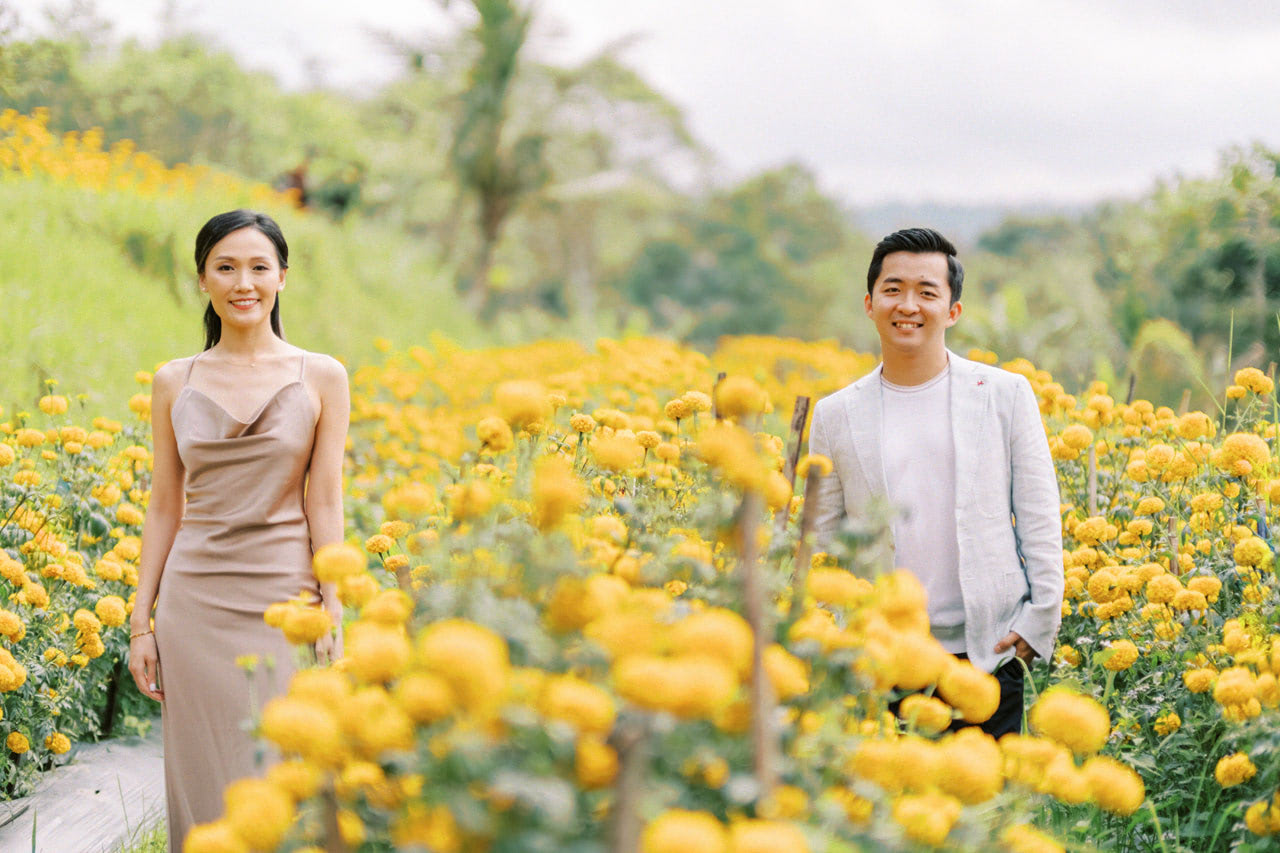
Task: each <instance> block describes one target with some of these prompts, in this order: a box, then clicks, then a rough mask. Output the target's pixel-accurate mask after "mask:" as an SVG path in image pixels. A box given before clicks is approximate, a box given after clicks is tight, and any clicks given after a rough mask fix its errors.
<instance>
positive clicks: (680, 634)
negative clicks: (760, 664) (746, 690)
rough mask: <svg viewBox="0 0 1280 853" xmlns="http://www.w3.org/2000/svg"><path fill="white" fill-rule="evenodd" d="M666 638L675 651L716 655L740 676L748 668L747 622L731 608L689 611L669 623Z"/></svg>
mask: <svg viewBox="0 0 1280 853" xmlns="http://www.w3.org/2000/svg"><path fill="white" fill-rule="evenodd" d="M669 638H670V639H669V643H670V646H671V648H672V649H673V650H675V651H676V652H679V653H683V654H704V655H711V656H712V657H716V658H719V659H720V660H722V661H724V662H725V663H726V664H728V665H729V666H730V667H732V668H733V670H734V672H736V673H738V675H739V676H742V677H745V676H747V675H749V674H750V672H751V650H752V647H753V646H754V644H755V640H754V637H753V636H752V634H751V626H750V625H748V624H747V620H746V619H743V618H742V617H741V616H740V615H738V614H737V613H735V612H733V611H732V610H727V609H725V608H722V607H713V608H708V609H706V610H702V611H699V612H697V613H692V614H690V615H688V616H686V617H684V618H683V619H681V620H680V621H679V622H677V623H676V624H675V625H673V626H672V628H671V633H670V635H669Z"/></svg>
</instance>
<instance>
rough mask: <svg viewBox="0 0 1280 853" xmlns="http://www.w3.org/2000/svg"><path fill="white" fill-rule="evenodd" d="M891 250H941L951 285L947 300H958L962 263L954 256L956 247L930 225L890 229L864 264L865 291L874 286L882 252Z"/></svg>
mask: <svg viewBox="0 0 1280 853" xmlns="http://www.w3.org/2000/svg"><path fill="white" fill-rule="evenodd" d="M894 252H912V253H913V254H917V255H920V254H924V253H926V252H941V253H942V254H944V255H946V256H947V284H948V285H950V287H951V304H952V305H955V304H956V302H958V301H959V300H960V291H961V289H962V288H963V287H964V267H963V266H961V265H960V261H959V260H957V259H956V247H955V246H954V245H953V244H952V243H951V241H950V240H948V239H947V238H946V237H943V236H942V235H941V234H939V233H938V232H937V231H934V230H933V229H932V228H903V229H902V230H901V231H894V232H893V233H892V234H890V235H889V236H888V237H885V238H884V239H883V240H881V241H880V242H879V243H876V250H875V251H874V252H872V253H871V266H870V267H868V268H867V294H868V295H870V293H871V291H872V290H873V289H875V286H876V279H878V278H879V277H880V267H881V266H883V265H884V259H885V256H886V255H892V254H893V253H894Z"/></svg>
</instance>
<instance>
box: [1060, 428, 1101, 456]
mask: <svg viewBox="0 0 1280 853" xmlns="http://www.w3.org/2000/svg"><path fill="white" fill-rule="evenodd" d="M1061 438H1062V443H1063V444H1065V445H1066V446H1067V447H1070V448H1071V449H1072V450H1086V449H1088V447H1089V445H1091V444H1093V431H1092V430H1091V429H1089V428H1088V427H1087V426H1085V425H1084V424H1072V425H1071V426H1069V427H1067V428H1066V429H1064V430H1063V431H1062V436H1061Z"/></svg>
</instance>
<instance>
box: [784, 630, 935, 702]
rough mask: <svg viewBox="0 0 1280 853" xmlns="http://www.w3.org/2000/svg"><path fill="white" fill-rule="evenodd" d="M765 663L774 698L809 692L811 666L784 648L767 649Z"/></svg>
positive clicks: (789, 697) (787, 697)
mask: <svg viewBox="0 0 1280 853" xmlns="http://www.w3.org/2000/svg"><path fill="white" fill-rule="evenodd" d="M763 663H764V671H765V674H766V675H767V676H768V677H769V683H770V684H772V685H773V693H774V696H776V697H777V698H778V700H779V701H781V702H785V701H786V700H788V699H791V698H793V697H795V696H803V695H804V694H806V693H808V692H809V665H808V664H807V663H805V662H804V661H803V660H801V659H800V658H798V657H796V656H795V655H793V654H791V653H790V652H789V651H787V650H786V649H785V648H783V647H782V646H780V645H778V644H777V643H773V644H771V645H769V646H768V647H766V648H765V650H764V661H763ZM949 713H950V712H948V714H949Z"/></svg>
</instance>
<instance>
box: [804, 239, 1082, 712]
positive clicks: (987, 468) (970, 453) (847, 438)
mask: <svg viewBox="0 0 1280 853" xmlns="http://www.w3.org/2000/svg"><path fill="white" fill-rule="evenodd" d="M963 282H964V268H963V267H962V266H961V265H960V262H959V260H957V259H956V249H955V246H953V245H952V244H951V243H950V241H948V240H947V239H946V238H945V237H943V236H942V235H941V234H939V233H938V232H936V231H933V230H931V229H928V228H909V229H905V230H902V231H897V232H895V233H893V234H890V235H889V236H888V237H885V238H884V239H883V240H881V241H880V243H879V244H878V245H877V246H876V248H875V252H874V253H873V254H872V256H871V266H870V268H869V269H868V271H867V295H866V297H865V298H864V300H863V303H864V306H865V308H866V312H867V316H868V317H870V318H871V320H872V321H873V322H874V323H875V326H876V331H877V332H878V333H879V336H880V348H881V358H882V361H881V364H880V365H879V366H878V367H877V368H876V369H875V370H873V371H872V372H871V373H870V374H868V375H867V376H864V377H863V378H861V379H859V380H858V381H856V382H854V383H853V384H851V385H849V386H847V387H846V388H843V389H842V390H840V391H838V392H836V393H835V394H832V395H831V396H829V397H825V398H823V399H822V400H819V401H818V404H817V406H815V407H814V412H813V425H812V427H811V429H810V435H809V444H810V449H811V451H812V452H814V453H818V454H821V455H823V456H827V457H829V458H830V459H831V461H832V463H833V471H832V473H831V475H830V476H828V477H825V478H824V479H823V480H822V481H821V483H820V484H819V489H818V493H817V503H818V506H817V510H816V511H817V513H818V515H817V520H816V525H815V529H816V533H817V537H818V542H819V543H820V544H821V543H823V542H825V541H826V540H829V539H830V537H831V535H832V534H833V533H834V531H835V529H836V527H837V526H838V525H839V523H840V520H841V518H842V517H843V516H845V515H846V513H851V514H857V513H859V512H861V511H862V510H863V508H864V507H865V505H866V504H867V502H868V500H869V499H871V498H872V497H881V498H887V499H888V500H889V502H890V503H891V504H892V505H893V506H895V507H896V508H897V509H898V510H899V515H898V517H897V518H895V520H894V521H893V523H892V536H893V542H892V546H891V547H892V548H893V555H894V562H895V563H896V564H897V565H899V566H903V567H905V568H908V569H910V570H911V571H912V572H914V573H915V574H916V576H917V577H919V578H920V581H921V583H922V584H923V585H924V587H925V590H926V591H927V593H928V596H929V604H928V606H929V621H930V626H931V630H932V632H933V634H934V636H935V637H936V638H937V639H938V641H939V642H940V643H941V644H942V645H943V647H944V648H945V649H946V650H947V651H949V652H952V653H953V654H957V655H964V656H967V657H968V659H969V660H970V661H971V662H972V663H973V664H974V666H976V667H978V668H979V669H982V670H984V671H986V672H991V673H994V674H995V675H996V677H997V679H998V680H999V681H1000V689H1001V698H1000V706H999V708H998V710H997V711H996V713H995V715H994V716H993V717H992V718H991V719H990V720H988V721H987V722H986V723H984V724H983V729H984V730H986V731H987V732H989V733H991V734H993V735H994V736H996V737H999V736H1000V735H1001V734H1004V733H1006V732H1017V731H1019V730H1020V729H1021V725H1022V689H1023V683H1022V682H1023V678H1022V666H1021V664H1019V662H1018V661H1017V660H1015V659H1014V657H1015V656H1016V657H1018V658H1021V659H1022V660H1023V661H1024V662H1026V663H1027V664H1030V663H1031V661H1032V660H1033V659H1034V658H1036V657H1043V658H1048V657H1049V655H1051V654H1052V652H1053V645H1054V638H1055V637H1056V636H1057V633H1058V626H1059V624H1060V623H1061V620H1062V612H1061V607H1062V589H1063V571H1062V530H1061V516H1060V514H1059V497H1058V481H1057V477H1056V474H1055V472H1054V467H1053V461H1052V458H1051V457H1050V455H1049V444H1048V441H1047V440H1046V438H1045V434H1044V427H1043V425H1042V423H1041V420H1040V411H1039V407H1038V406H1037V404H1036V398H1035V394H1034V392H1033V391H1032V390H1031V384H1030V383H1029V382H1028V381H1027V380H1026V378H1025V377H1023V376H1020V375H1018V374H1016V373H1010V372H1008V371H1005V370H1001V369H999V368H995V367H991V366H989V365H985V364H979V363H978V362H974V361H970V360H968V359H965V358H961V357H960V356H958V355H956V354H955V353H953V352H951V351H949V350H948V349H947V347H946V342H945V333H946V330H947V329H948V328H950V327H951V326H953V325H955V323H956V321H957V320H958V319H960V313H961V310H962V307H963V306H962V305H961V303H960V292H961V287H962V284H963Z"/></svg>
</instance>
